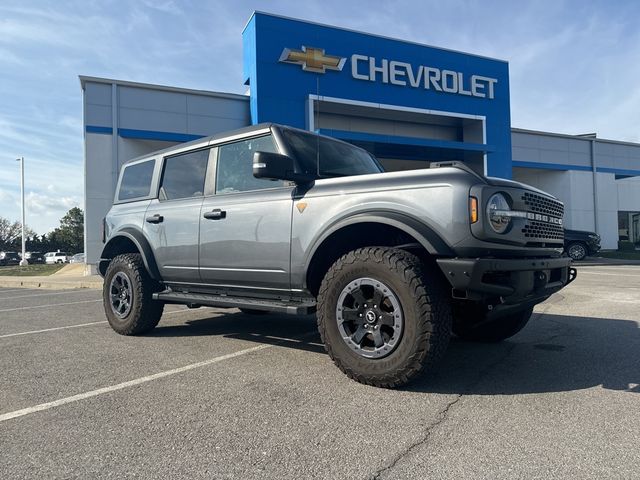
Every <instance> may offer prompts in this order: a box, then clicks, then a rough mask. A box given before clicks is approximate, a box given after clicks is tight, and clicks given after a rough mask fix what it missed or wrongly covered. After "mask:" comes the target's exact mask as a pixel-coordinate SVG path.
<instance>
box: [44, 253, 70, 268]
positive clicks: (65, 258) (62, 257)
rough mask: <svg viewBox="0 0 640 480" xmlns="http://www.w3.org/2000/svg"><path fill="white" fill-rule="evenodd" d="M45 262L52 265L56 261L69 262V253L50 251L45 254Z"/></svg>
mask: <svg viewBox="0 0 640 480" xmlns="http://www.w3.org/2000/svg"><path fill="white" fill-rule="evenodd" d="M44 262H45V263H46V264H47V265H51V264H54V263H69V255H67V254H66V253H65V252H48V253H47V254H46V255H45V256H44Z"/></svg>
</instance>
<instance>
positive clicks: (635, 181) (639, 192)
mask: <svg viewBox="0 0 640 480" xmlns="http://www.w3.org/2000/svg"><path fill="white" fill-rule="evenodd" d="M617 183H618V210H622V211H626V212H640V178H638V177H632V178H625V179H623V180H618V181H617Z"/></svg>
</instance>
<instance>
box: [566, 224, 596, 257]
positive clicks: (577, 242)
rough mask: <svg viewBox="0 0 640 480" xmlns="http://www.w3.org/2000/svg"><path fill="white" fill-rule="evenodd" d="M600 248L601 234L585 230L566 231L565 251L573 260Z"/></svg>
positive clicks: (593, 252) (592, 253)
mask: <svg viewBox="0 0 640 480" xmlns="http://www.w3.org/2000/svg"><path fill="white" fill-rule="evenodd" d="M599 250H600V235H598V234H597V233H595V232H587V231H584V230H565V231H564V251H565V252H566V253H567V255H569V256H570V257H571V258H572V259H573V260H582V259H584V258H585V257H587V256H589V255H594V254H595V253H597V252H598V251H599Z"/></svg>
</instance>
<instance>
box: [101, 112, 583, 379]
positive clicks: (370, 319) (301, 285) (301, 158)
mask: <svg viewBox="0 0 640 480" xmlns="http://www.w3.org/2000/svg"><path fill="white" fill-rule="evenodd" d="M431 166H432V167H434V168H429V169H423V170H414V171H403V172H393V173H384V172H383V169H382V167H381V166H380V164H379V163H378V161H377V160H376V159H375V158H374V157H373V156H372V155H371V154H369V153H368V152H367V151H365V150H363V149H361V148H358V147H356V146H354V145H351V144H348V143H345V142H341V141H338V140H335V139H332V138H329V137H324V136H319V135H315V134H312V133H310V132H307V131H303V130H297V129H294V128H289V127H285V126H281V125H275V124H261V125H257V126H253V127H249V128H245V129H242V130H238V131H234V132H231V133H228V134H222V135H216V136H213V137H208V138H203V139H200V140H196V141H194V142H190V143H186V144H182V145H178V146H175V147H171V148H169V149H166V150H162V151H159V152H156V153H152V154H150V155H146V156H144V157H142V158H138V159H135V160H132V161H130V162H128V163H126V164H125V165H124V166H123V168H122V171H121V172H120V176H119V180H118V185H117V190H116V195H115V201H114V204H113V207H112V208H111V210H110V211H109V213H108V215H107V217H106V218H105V219H104V222H103V223H104V225H103V228H104V235H103V241H104V242H105V245H104V249H103V251H102V255H101V259H100V262H99V270H100V273H101V274H102V275H103V276H104V290H103V300H104V308H105V312H106V316H107V319H108V321H109V323H110V324H111V326H112V327H113V329H114V330H115V331H116V332H118V333H120V334H123V335H136V334H142V333H145V332H148V331H150V330H151V329H153V328H154V327H155V326H156V325H157V324H158V321H159V320H160V317H161V315H162V311H163V306H164V305H165V304H167V303H175V304H185V305H187V306H189V307H200V306H215V307H229V308H239V309H240V310H242V311H244V312H245V313H262V312H278V313H287V314H292V315H301V314H307V313H313V312H316V314H317V322H318V328H319V330H320V335H321V337H322V341H323V342H324V345H325V348H326V350H327V352H328V354H329V356H330V357H331V358H332V359H333V361H334V362H335V364H336V365H337V366H338V367H339V368H340V369H341V370H342V371H343V372H344V373H345V374H347V375H348V376H349V377H351V378H353V379H355V380H357V381H359V382H362V383H366V384H369V385H375V386H380V387H396V386H399V385H403V384H405V383H407V382H408V381H410V380H411V379H412V378H414V377H415V376H416V375H418V374H419V373H420V372H421V371H422V370H424V369H430V368H431V367H432V366H433V365H434V364H435V363H436V362H437V361H438V359H440V358H441V357H442V356H443V354H444V352H445V351H446V349H447V345H448V343H449V339H450V337H451V335H452V333H453V334H455V335H457V336H459V337H462V338H464V339H467V340H473V341H484V342H497V341H500V340H503V339H506V338H508V337H511V336H512V335H515V334H516V333H517V332H518V331H520V330H521V329H522V328H523V327H524V326H525V324H526V323H527V321H528V320H529V317H530V316H531V313H532V309H533V306H534V305H536V304H537V303H540V302H542V301H544V300H545V299H546V298H548V297H549V296H550V295H551V294H552V293H554V292H556V291H558V290H560V289H561V288H562V287H564V286H565V285H567V284H568V283H569V282H571V281H572V280H573V279H574V278H575V275H576V273H575V270H574V269H573V268H571V267H570V262H571V259H570V258H567V257H562V256H561V253H562V248H563V226H562V216H563V209H564V207H563V204H562V203H561V202H559V201H558V200H556V199H555V198H554V197H552V196H550V195H548V194H546V193H544V192H542V191H540V190H536V189H535V188H533V187H530V186H527V185H523V184H520V183H516V182H512V181H508V180H500V179H495V178H486V177H483V176H481V175H478V174H477V173H475V172H474V171H472V170H471V169H469V168H468V167H466V166H465V165H464V164H462V163H456V162H449V163H440V164H435V165H431Z"/></svg>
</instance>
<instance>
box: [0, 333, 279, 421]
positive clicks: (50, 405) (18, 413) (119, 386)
mask: <svg viewBox="0 0 640 480" xmlns="http://www.w3.org/2000/svg"><path fill="white" fill-rule="evenodd" d="M273 346H274V345H258V346H257V347H251V348H246V349H244V350H240V351H238V352H234V353H229V354H227V355H221V356H219V357H214V358H211V359H209V360H204V361H202V362H196V363H191V364H189V365H185V366H184V367H179V368H174V369H171V370H166V371H164V372H159V373H154V374H153V375H148V376H146V377H141V378H136V379H135V380H129V381H128V382H123V383H118V384H116V385H111V386H109V387H103V388H98V389H96V390H91V391H89V392H85V393H79V394H77V395H72V396H70V397H65V398H61V399H59V400H55V401H53V402H47V403H41V404H40V405H35V406H33V407H28V408H23V409H22V410H16V411H13V412H9V413H4V414H2V415H0V422H6V421H7V420H11V419H12V418H17V417H22V416H24V415H29V414H31V413H36V412H41V411H43V410H49V409H51V408H55V407H59V406H61V405H66V404H67V403H73V402H78V401H80V400H85V399H87V398H91V397H97V396H98V395H103V394H105V393H110V392H115V391H116V390H122V389H124V388H129V387H134V386H136V385H140V384H143V383H147V382H151V381H153V380H158V379H160V378H164V377H169V376H171V375H176V374H178V373H182V372H187V371H189V370H193V369H195V368H201V367H206V366H207V365H213V364H214V363H219V362H223V361H225V360H229V359H232V358H235V357H239V356H241V355H247V354H249V353H253V352H257V351H259V350H264V349H266V348H270V347H273Z"/></svg>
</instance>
